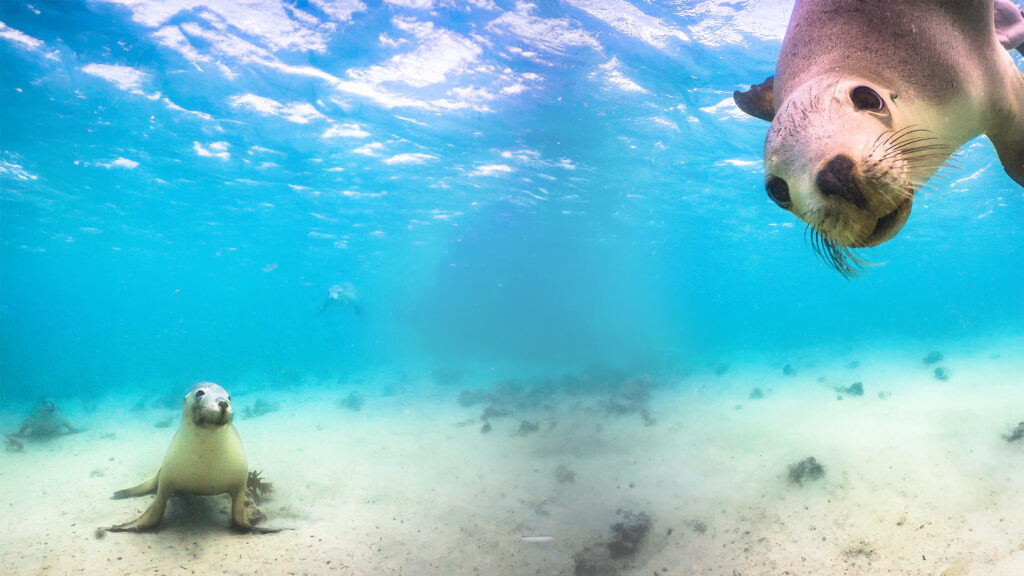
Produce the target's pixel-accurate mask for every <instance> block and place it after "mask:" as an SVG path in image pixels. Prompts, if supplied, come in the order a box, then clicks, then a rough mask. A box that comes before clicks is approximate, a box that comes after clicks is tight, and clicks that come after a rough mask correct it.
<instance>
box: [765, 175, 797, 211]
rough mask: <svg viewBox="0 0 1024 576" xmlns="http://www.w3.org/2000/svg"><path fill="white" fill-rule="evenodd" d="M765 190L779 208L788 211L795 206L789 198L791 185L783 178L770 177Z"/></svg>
mask: <svg viewBox="0 0 1024 576" xmlns="http://www.w3.org/2000/svg"><path fill="white" fill-rule="evenodd" d="M764 189H765V190H767V191H768V197H769V198H771V199H772V201H774V202H775V203H776V204H778V205H779V207H781V208H786V209H788V208H789V207H790V206H792V205H793V202H792V201H791V200H790V198H789V184H786V181H785V180H783V179H782V178H779V177H778V176H769V177H768V181H767V182H765V184H764Z"/></svg>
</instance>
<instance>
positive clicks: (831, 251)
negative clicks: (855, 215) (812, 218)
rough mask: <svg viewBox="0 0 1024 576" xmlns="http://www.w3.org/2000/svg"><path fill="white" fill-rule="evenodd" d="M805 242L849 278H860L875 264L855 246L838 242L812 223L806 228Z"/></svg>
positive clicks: (824, 261)
mask: <svg viewBox="0 0 1024 576" xmlns="http://www.w3.org/2000/svg"><path fill="white" fill-rule="evenodd" d="M804 242H805V243H806V244H808V245H809V246H810V248H811V250H812V251H813V252H814V254H815V255H817V256H818V258H819V259H820V260H821V261H822V262H823V263H824V264H825V265H826V266H828V267H829V268H832V269H833V270H835V271H836V272H839V274H841V275H842V276H843V278H846V279H847V280H849V279H851V278H859V277H860V273H861V272H862V271H864V269H865V268H867V267H868V266H874V264H873V263H872V262H870V261H868V260H867V259H865V258H863V257H861V256H860V255H859V254H857V252H856V251H855V248H850V247H846V246H840V245H838V244H836V243H835V242H833V241H832V240H829V239H828V238H827V237H825V235H824V234H822V233H821V232H819V231H818V230H817V229H816V228H815V227H814V226H812V225H811V224H808V225H807V226H806V227H805V228H804Z"/></svg>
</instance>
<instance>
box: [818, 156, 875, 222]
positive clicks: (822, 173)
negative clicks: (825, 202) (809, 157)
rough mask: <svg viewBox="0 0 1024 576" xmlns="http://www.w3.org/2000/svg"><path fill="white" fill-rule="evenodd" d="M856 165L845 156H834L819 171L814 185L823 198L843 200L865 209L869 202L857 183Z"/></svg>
mask: <svg viewBox="0 0 1024 576" xmlns="http://www.w3.org/2000/svg"><path fill="white" fill-rule="evenodd" d="M855 168H856V163H854V161H853V159H852V158H850V157H849V156H847V155H845V154H839V155H836V156H833V157H832V159H830V160H829V161H828V162H827V163H826V164H825V166H823V167H822V168H821V170H819V171H818V174H817V176H815V178H814V183H815V185H816V186H817V187H818V191H819V192H821V194H822V195H823V196H826V197H828V196H831V197H836V198H842V199H844V200H846V201H848V202H850V203H851V204H853V205H854V206H856V207H857V208H861V209H863V208H865V207H866V206H867V201H866V200H865V198H864V192H863V190H862V189H861V186H860V184H859V183H858V182H857V175H856V170H855Z"/></svg>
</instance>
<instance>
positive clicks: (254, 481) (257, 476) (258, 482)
mask: <svg viewBox="0 0 1024 576" xmlns="http://www.w3.org/2000/svg"><path fill="white" fill-rule="evenodd" d="M245 493H246V494H247V495H248V496H249V497H250V498H252V499H253V501H254V502H261V501H263V499H264V498H265V497H267V496H269V495H271V494H273V493H274V484H273V483H272V482H267V481H266V479H265V478H264V477H263V472H262V471H261V470H250V471H249V476H248V477H246V479H245Z"/></svg>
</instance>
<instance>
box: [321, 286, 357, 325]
mask: <svg viewBox="0 0 1024 576" xmlns="http://www.w3.org/2000/svg"><path fill="white" fill-rule="evenodd" d="M331 306H351V307H352V310H353V311H354V312H355V313H356V316H359V317H360V318H361V317H362V316H363V307H362V306H361V305H360V304H359V295H358V294H357V293H356V287H355V286H354V285H353V284H352V283H351V282H342V283H341V284H334V285H333V286H331V287H330V288H328V289H327V299H326V300H324V304H323V306H321V307H320V312H321V313H323V312H325V311H326V310H327V309H328V308H329V307H331Z"/></svg>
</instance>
